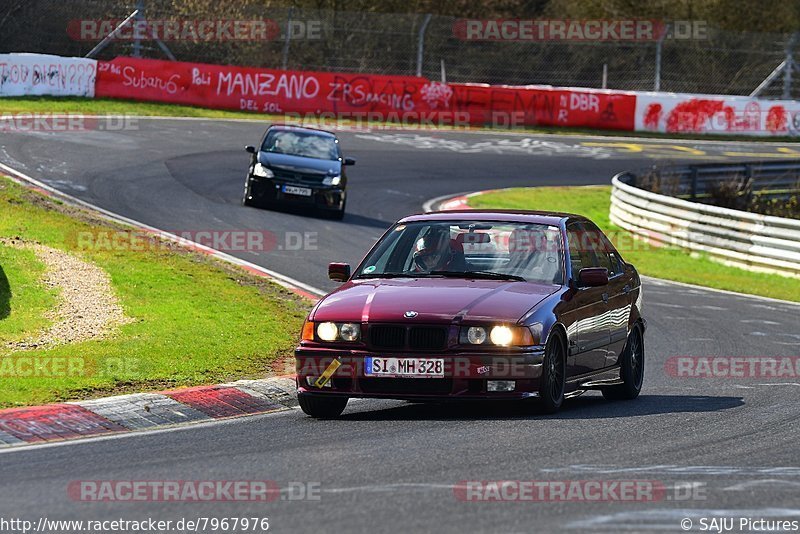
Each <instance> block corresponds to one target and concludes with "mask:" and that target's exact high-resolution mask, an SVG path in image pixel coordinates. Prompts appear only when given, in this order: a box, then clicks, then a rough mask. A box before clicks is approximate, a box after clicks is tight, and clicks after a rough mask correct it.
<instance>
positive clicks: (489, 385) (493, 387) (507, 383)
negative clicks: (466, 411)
mask: <svg viewBox="0 0 800 534" xmlns="http://www.w3.org/2000/svg"><path fill="white" fill-rule="evenodd" d="M515 387H516V382H515V381H514V380H487V381H486V391H514V388H515Z"/></svg>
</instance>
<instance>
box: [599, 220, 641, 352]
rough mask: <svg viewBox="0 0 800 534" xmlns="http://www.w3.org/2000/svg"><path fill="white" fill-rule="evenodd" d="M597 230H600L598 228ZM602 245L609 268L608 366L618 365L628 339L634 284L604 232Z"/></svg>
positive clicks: (605, 264)
mask: <svg viewBox="0 0 800 534" xmlns="http://www.w3.org/2000/svg"><path fill="white" fill-rule="evenodd" d="M595 230H596V231H597V232H600V230H598V229H596V227H595ZM599 235H600V236H602V238H601V240H602V245H603V247H604V248H605V250H602V251H598V254H602V259H601V261H602V262H604V265H603V266H604V267H606V268H607V269H608V286H607V291H606V293H607V294H608V308H609V310H608V326H609V330H610V332H609V338H610V339H609V345H608V351H607V355H606V365H605V366H606V367H611V366H612V365H616V363H617V361H618V359H619V356H620V354H621V353H622V350H623V349H624V348H625V342H626V341H627V339H628V324H629V319H630V315H631V303H632V295H631V289H632V285H633V281H632V277H631V274H630V272H628V271H626V269H625V262H623V261H622V257H621V256H620V254H619V252H617V249H615V248H614V245H612V244H611V242H610V241H609V240H608V238H606V236H605V235H603V234H602V233H600V234H599Z"/></svg>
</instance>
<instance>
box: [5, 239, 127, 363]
mask: <svg viewBox="0 0 800 534" xmlns="http://www.w3.org/2000/svg"><path fill="white" fill-rule="evenodd" d="M0 244H2V245H5V246H9V247H15V248H24V249H28V250H31V251H33V253H34V254H36V257H37V258H38V259H39V261H41V262H42V263H44V265H45V268H46V271H45V275H44V279H43V283H44V284H45V286H47V287H50V288H55V289H57V290H58V291H59V300H58V305H57V306H56V308H55V309H54V310H51V311H50V312H48V314H47V318H48V319H51V320H52V321H53V324H52V325H51V326H50V327H49V328H47V329H46V330H44V331H43V332H40V333H38V334H36V335H35V336H32V337H30V338H28V339H24V340H22V341H16V342H12V343H8V344H7V345H6V346H5V347H4V348H5V349H10V350H12V351H21V350H34V349H46V348H50V347H53V346H56V345H64V344H68V343H79V342H81V341H88V340H92V339H102V338H105V337H107V336H108V335H110V334H111V332H112V331H113V330H114V329H115V328H116V327H118V326H120V325H123V324H126V323H129V322H132V319H131V318H129V317H127V316H125V313H124V311H123V309H122V306H121V305H120V303H119V299H118V298H117V296H116V295H115V294H114V290H113V287H112V285H111V278H110V277H109V276H108V273H106V272H105V271H104V270H103V269H101V268H100V267H98V266H96V265H94V264H92V263H89V262H87V261H84V260H82V259H80V258H78V257H77V256H73V255H71V254H67V253H66V252H64V251H61V250H58V249H55V248H51V247H48V246H45V245H42V244H39V243H32V242H29V241H25V240H21V239H6V238H0Z"/></svg>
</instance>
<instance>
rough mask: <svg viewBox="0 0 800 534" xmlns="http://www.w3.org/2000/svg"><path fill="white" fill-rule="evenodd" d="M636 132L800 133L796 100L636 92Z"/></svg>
mask: <svg viewBox="0 0 800 534" xmlns="http://www.w3.org/2000/svg"><path fill="white" fill-rule="evenodd" d="M634 130H636V131H637V132H660V133H667V134H672V133H699V134H715V135H748V136H796V135H800V102H798V101H796V100H763V99H758V98H751V97H748V96H731V95H697V94H683V93H648V92H639V93H636V120H635V125H634Z"/></svg>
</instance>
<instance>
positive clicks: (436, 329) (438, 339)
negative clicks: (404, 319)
mask: <svg viewBox="0 0 800 534" xmlns="http://www.w3.org/2000/svg"><path fill="white" fill-rule="evenodd" d="M369 344H370V346H371V347H373V348H376V349H396V350H400V349H411V350H443V349H445V348H447V327H446V326H400V325H370V327H369Z"/></svg>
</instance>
